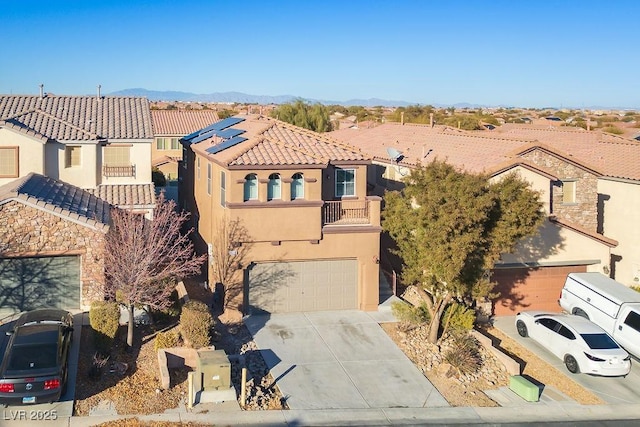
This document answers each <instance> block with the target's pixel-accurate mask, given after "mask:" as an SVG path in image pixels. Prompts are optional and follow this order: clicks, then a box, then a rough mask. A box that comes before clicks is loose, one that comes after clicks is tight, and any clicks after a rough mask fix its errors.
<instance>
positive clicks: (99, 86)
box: [98, 85, 102, 99]
mask: <svg viewBox="0 0 640 427" xmlns="http://www.w3.org/2000/svg"><path fill="white" fill-rule="evenodd" d="M101 88H102V85H98V99H100V98H101V96H100V89H101Z"/></svg>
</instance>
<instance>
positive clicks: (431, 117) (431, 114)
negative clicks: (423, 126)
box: [429, 113, 433, 127]
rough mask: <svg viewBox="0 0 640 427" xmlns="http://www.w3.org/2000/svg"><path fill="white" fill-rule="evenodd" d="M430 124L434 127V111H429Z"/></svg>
mask: <svg viewBox="0 0 640 427" xmlns="http://www.w3.org/2000/svg"><path fill="white" fill-rule="evenodd" d="M429 126H431V127H433V113H429Z"/></svg>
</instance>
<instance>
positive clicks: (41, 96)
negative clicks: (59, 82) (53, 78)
mask: <svg viewBox="0 0 640 427" xmlns="http://www.w3.org/2000/svg"><path fill="white" fill-rule="evenodd" d="M40 98H44V84H43V83H40Z"/></svg>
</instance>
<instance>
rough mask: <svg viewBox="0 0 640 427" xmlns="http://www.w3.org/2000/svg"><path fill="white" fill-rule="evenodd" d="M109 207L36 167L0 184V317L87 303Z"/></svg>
mask: <svg viewBox="0 0 640 427" xmlns="http://www.w3.org/2000/svg"><path fill="white" fill-rule="evenodd" d="M110 209H111V207H110V206H109V204H108V203H107V202H105V201H104V200H102V199H100V198H98V197H96V196H94V195H93V194H91V193H89V192H87V191H85V190H82V189H81V188H79V187H76V186H74V185H70V184H67V183H64V182H62V181H59V180H56V179H53V178H50V177H46V176H43V175H40V174H36V173H29V174H28V175H26V176H24V177H22V178H18V179H15V180H13V181H11V182H9V183H7V184H4V185H2V186H0V319H2V318H4V317H6V316H9V315H12V314H13V313H15V312H19V311H25V310H31V309H35V308H42V307H57V308H62V309H66V310H80V309H87V308H88V305H89V304H90V302H91V301H92V300H94V299H100V298H102V297H103V293H102V289H103V286H104V263H103V257H102V251H103V245H104V238H105V234H106V232H107V230H108V225H109V221H110Z"/></svg>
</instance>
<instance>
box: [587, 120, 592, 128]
mask: <svg viewBox="0 0 640 427" xmlns="http://www.w3.org/2000/svg"><path fill="white" fill-rule="evenodd" d="M590 130H591V119H589V118H588V117H587V131H590Z"/></svg>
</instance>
